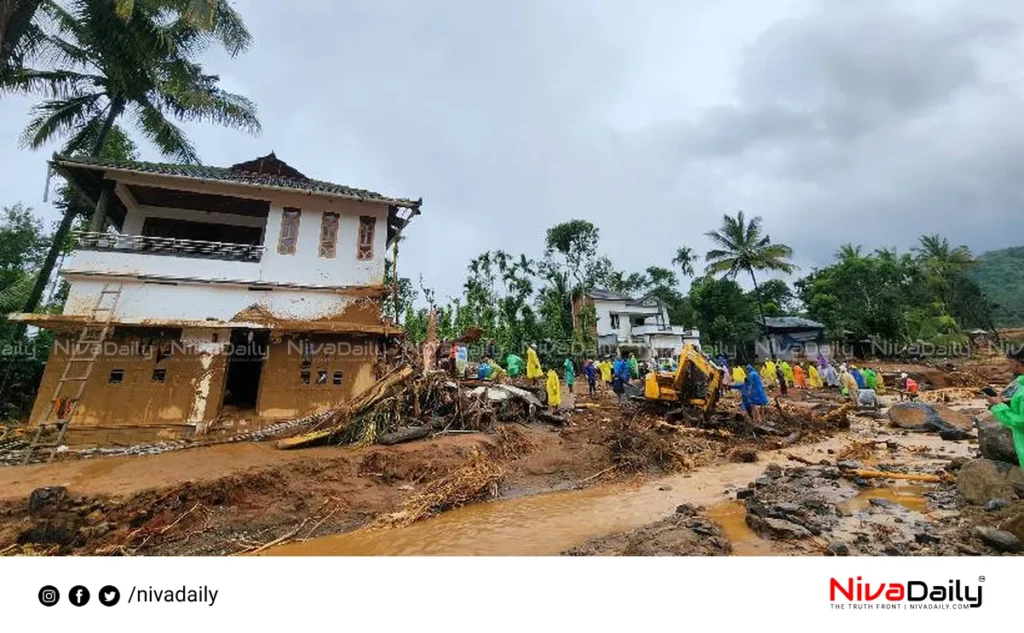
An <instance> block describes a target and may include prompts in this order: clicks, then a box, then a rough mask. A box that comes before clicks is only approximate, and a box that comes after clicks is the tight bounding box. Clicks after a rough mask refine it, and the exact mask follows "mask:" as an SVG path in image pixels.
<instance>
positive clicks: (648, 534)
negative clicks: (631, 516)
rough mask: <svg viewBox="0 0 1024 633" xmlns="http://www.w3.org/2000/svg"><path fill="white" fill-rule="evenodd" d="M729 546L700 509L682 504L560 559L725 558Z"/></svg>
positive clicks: (583, 545)
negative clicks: (661, 516) (663, 515)
mask: <svg viewBox="0 0 1024 633" xmlns="http://www.w3.org/2000/svg"><path fill="white" fill-rule="evenodd" d="M731 553H732V545H731V544H730V543H729V540H728V539H727V538H725V536H724V535H723V533H722V530H721V528H720V527H719V526H718V525H717V524H716V523H715V522H714V521H711V520H710V519H708V518H707V517H706V516H705V515H704V512H703V508H698V507H694V506H692V505H690V504H684V505H681V506H679V507H677V508H676V511H675V513H674V514H672V515H671V516H669V517H667V518H665V519H662V520H661V521H658V522H656V523H651V524H650V525H645V526H644V527H641V528H637V529H635V530H632V531H631V532H625V533H622V534H613V535H611V536H605V537H602V538H598V539H594V540H592V541H588V542H587V543H584V544H582V545H579V546H577V547H574V548H572V549H570V550H567V551H565V552H562V556H728V555H729V554H731Z"/></svg>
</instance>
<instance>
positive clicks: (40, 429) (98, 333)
mask: <svg viewBox="0 0 1024 633" xmlns="http://www.w3.org/2000/svg"><path fill="white" fill-rule="evenodd" d="M122 288H123V285H122V284H121V283H107V284H104V285H103V290H102V291H100V296H99V297H97V298H96V303H95V304H94V305H93V307H92V311H91V312H90V314H89V323H87V324H86V326H85V327H84V328H83V329H82V333H81V334H80V335H79V337H78V341H77V342H76V343H75V346H74V348H72V350H71V355H70V356H69V357H68V361H67V363H66V364H65V365H64V371H63V372H62V373H61V375H60V380H58V381H57V385H56V387H54V389H53V397H52V398H50V404H49V406H48V407H47V409H46V414H45V415H44V416H43V417H42V418H41V419H40V421H39V426H37V427H36V432H35V434H34V435H33V436H32V441H31V442H30V443H29V445H28V448H26V449H25V458H24V460H23V461H22V463H23V464H27V463H28V462H29V461H30V460H31V459H32V455H33V454H34V453H35V451H36V450H37V449H40V448H49V449H50V456H49V457H48V458H47V460H46V461H48V462H49V461H51V460H52V459H53V456H54V455H55V454H56V453H57V448H58V447H60V446H61V444H63V442H64V435H65V434H66V433H67V432H68V426H69V425H70V424H71V418H72V416H73V415H74V413H75V409H76V408H77V407H78V401H79V400H81V398H82V394H83V393H84V392H85V385H86V383H87V382H88V381H89V377H90V376H91V375H92V369H93V366H94V365H95V362H96V358H97V357H99V355H100V353H101V352H102V351H103V343H104V341H106V339H107V334H109V332H110V328H111V325H110V323H111V320H112V319H113V318H114V313H115V311H116V310H117V306H118V303H119V302H120V300H121V289H122ZM69 385H71V386H72V388H71V389H70V390H67V389H66V388H67V387H68V386H69ZM68 391H70V395H69V394H68ZM47 431H56V433H57V439H55V440H53V441H52V442H49V441H45V440H44V436H46V435H48V433H47Z"/></svg>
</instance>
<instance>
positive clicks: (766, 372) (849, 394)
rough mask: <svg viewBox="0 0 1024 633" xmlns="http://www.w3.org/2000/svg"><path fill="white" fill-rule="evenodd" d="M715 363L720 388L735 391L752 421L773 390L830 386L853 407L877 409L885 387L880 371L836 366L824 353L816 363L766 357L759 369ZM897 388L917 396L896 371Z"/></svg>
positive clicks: (905, 395) (912, 382)
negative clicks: (720, 372)
mask: <svg viewBox="0 0 1024 633" xmlns="http://www.w3.org/2000/svg"><path fill="white" fill-rule="evenodd" d="M718 365H719V366H720V367H721V368H722V370H723V376H724V385H723V388H725V389H729V388H731V389H736V390H737V391H739V392H740V396H741V398H742V402H743V409H744V410H745V411H746V412H747V413H748V414H749V415H750V416H751V417H752V418H754V419H755V420H760V419H761V407H763V406H765V405H767V404H768V392H769V391H775V390H777V391H778V392H779V394H780V395H783V396H785V395H787V393H788V392H789V390H790V389H834V390H837V391H839V392H840V393H841V394H842V396H843V398H846V399H848V400H850V401H851V402H854V403H856V404H857V406H860V407H871V408H875V409H877V408H878V407H879V406H880V405H879V401H878V396H879V395H881V394H883V393H885V390H886V385H885V379H884V378H883V376H882V372H880V371H875V370H873V369H871V368H870V367H858V366H856V365H847V364H845V363H841V364H839V365H838V367H837V366H836V364H835V363H833V362H832V361H831V360H829V358H828V357H827V356H825V355H824V354H819V355H818V358H817V362H807V363H803V362H800V361H794V362H793V364H790V363H789V361H786V360H778V359H776V358H770V359H768V360H766V361H765V362H764V365H763V366H762V367H761V368H760V369H757V368H755V367H754V366H753V365H752V364H748V365H747V366H746V367H745V368H744V367H741V366H740V365H739V364H736V365H734V366H732V368H731V369H730V366H729V361H728V359H727V358H725V356H719V358H718ZM897 389H898V391H899V394H900V398H901V399H903V398H909V399H911V400H915V399H917V394H918V389H919V388H918V384H917V382H916V381H915V380H914V379H913V378H911V377H910V376H908V375H907V374H906V373H904V372H901V373H900V378H899V384H898V385H897Z"/></svg>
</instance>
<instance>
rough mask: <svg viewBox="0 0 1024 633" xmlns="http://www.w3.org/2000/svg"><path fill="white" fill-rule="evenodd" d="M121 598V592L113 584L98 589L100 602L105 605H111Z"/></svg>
mask: <svg viewBox="0 0 1024 633" xmlns="http://www.w3.org/2000/svg"><path fill="white" fill-rule="evenodd" d="M119 600H121V592H120V591H118V590H117V587H115V586H114V585H107V586H106V587H104V588H103V589H100V603H101V604H102V605H103V606H105V607H112V606H114V605H115V604H117V603H118V601H119Z"/></svg>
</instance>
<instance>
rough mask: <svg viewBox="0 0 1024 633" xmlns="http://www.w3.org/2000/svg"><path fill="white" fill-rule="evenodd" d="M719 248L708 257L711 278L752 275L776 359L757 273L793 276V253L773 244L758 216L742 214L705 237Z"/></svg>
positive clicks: (725, 219)
mask: <svg viewBox="0 0 1024 633" xmlns="http://www.w3.org/2000/svg"><path fill="white" fill-rule="evenodd" d="M705 235H707V237H709V238H710V239H711V241H712V242H713V243H714V244H716V245H717V246H718V248H715V249H712V250H710V251H708V252H707V254H706V255H705V256H704V259H705V261H706V262H707V274H709V275H717V274H723V273H724V275H725V276H726V277H731V278H735V277H736V275H738V274H740V273H741V272H746V273H747V274H749V275H750V280H751V281H752V282H753V283H754V296H755V297H756V298H757V311H758V314H759V315H760V317H761V329H762V331H763V333H764V335H765V338H767V339H768V349H769V352H770V353H771V355H772V356H774V355H775V346H774V345H773V344H772V339H771V337H770V336H768V323H767V322H766V321H765V318H764V305H763V304H762V301H761V289H760V287H759V286H758V285H757V276H756V275H755V271H767V272H783V273H792V272H793V271H795V270H796V266H795V265H793V264H792V263H791V262H790V261H789V259H790V258H791V257H792V256H793V249H791V248H790V247H788V246H786V245H785V244H773V243H772V241H771V237H769V236H768V235H766V234H765V233H764V232H763V230H762V229H761V218H760V217H759V216H755V217H753V218H750V219H749V220H748V219H747V218H746V216H744V214H743V212H742V211H739V212H737V213H736V216H735V217H733V216H730V215H728V214H726V215H724V216H723V217H722V226H721V228H719V229H718V230H717V231H708V232H707V233H705Z"/></svg>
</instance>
